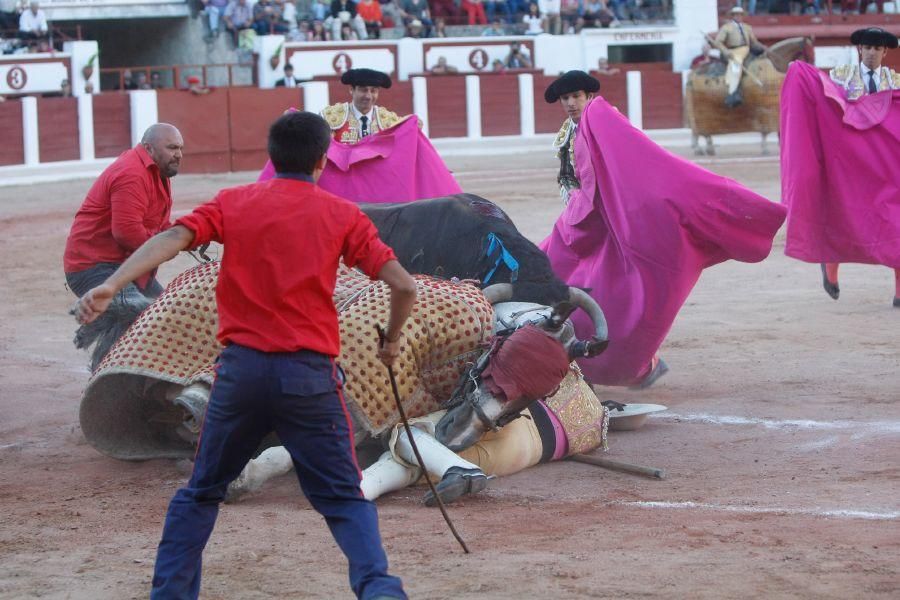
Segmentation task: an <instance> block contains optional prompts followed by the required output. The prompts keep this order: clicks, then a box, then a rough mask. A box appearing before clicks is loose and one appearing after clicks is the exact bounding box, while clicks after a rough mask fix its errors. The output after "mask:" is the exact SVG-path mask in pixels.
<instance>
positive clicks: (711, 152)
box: [704, 135, 716, 156]
mask: <svg viewBox="0 0 900 600" xmlns="http://www.w3.org/2000/svg"><path fill="white" fill-rule="evenodd" d="M704 137H705V138H706V155H707V156H715V155H716V147H715V146H714V145H713V139H712V136H711V135H707V136H704Z"/></svg>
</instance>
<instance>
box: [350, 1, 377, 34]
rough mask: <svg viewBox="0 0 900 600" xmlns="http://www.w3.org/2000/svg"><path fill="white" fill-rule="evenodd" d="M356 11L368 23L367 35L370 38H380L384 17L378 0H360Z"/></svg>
mask: <svg viewBox="0 0 900 600" xmlns="http://www.w3.org/2000/svg"><path fill="white" fill-rule="evenodd" d="M356 12H357V13H359V16H360V17H362V20H363V22H364V23H365V24H366V35H367V36H368V37H370V38H380V37H381V25H382V19H383V16H382V14H381V4H379V3H378V2H377V0H360V2H359V4H357V5H356Z"/></svg>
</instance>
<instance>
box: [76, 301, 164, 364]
mask: <svg viewBox="0 0 900 600" xmlns="http://www.w3.org/2000/svg"><path fill="white" fill-rule="evenodd" d="M152 302H153V300H152V299H150V298H147V297H146V296H144V295H143V294H141V293H140V292H138V291H137V290H134V291H133V292H128V291H123V292H121V293H120V294H119V295H118V296H117V297H116V298H115V299H114V300H113V301H112V303H111V304H110V305H109V308H108V309H107V310H106V312H105V313H103V315H101V316H100V318H98V319H97V320H96V321H94V322H92V323H88V324H87V325H82V326H81V327H79V328H78V329H77V330H76V331H75V339H74V340H73V342H74V343H75V347H76V348H80V349H83V348H89V347H90V346H91V345H93V346H94V350H93V352H92V353H91V371H92V372H93V371H96V370H97V367H98V366H100V362H101V361H102V360H103V358H104V357H105V356H106V355H107V354H109V351H110V350H112V347H113V345H114V344H115V343H116V342H117V341H118V339H119V338H120V337H122V335H123V334H124V333H125V332H126V331H128V328H129V327H131V324H132V323H134V321H135V320H136V319H137V318H138V315H140V314H141V312H142V311H143V310H144V309H145V308H147V307H148V306H150V304H151V303H152Z"/></svg>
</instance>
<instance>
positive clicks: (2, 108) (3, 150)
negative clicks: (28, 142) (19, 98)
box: [0, 101, 25, 166]
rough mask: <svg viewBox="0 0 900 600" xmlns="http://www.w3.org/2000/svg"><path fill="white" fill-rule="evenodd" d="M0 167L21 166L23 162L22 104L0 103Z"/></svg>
mask: <svg viewBox="0 0 900 600" xmlns="http://www.w3.org/2000/svg"><path fill="white" fill-rule="evenodd" d="M0 131H2V132H3V143H2V144H0V166H2V165H21V164H22V163H24V162H25V142H24V139H23V136H22V103H21V102H12V101H8V102H0Z"/></svg>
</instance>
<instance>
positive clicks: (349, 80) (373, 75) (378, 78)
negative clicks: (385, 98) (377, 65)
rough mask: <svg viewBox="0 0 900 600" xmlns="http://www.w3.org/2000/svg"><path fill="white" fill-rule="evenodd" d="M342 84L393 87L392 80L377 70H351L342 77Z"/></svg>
mask: <svg viewBox="0 0 900 600" xmlns="http://www.w3.org/2000/svg"><path fill="white" fill-rule="evenodd" d="M341 83H343V84H345V85H370V86H374V87H383V88H389V87H391V78H390V77H388V76H387V75H386V74H385V73H382V72H381V71H376V70H375V69H350V70H348V71H347V72H346V73H344V74H343V75H341Z"/></svg>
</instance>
